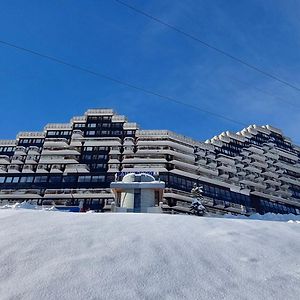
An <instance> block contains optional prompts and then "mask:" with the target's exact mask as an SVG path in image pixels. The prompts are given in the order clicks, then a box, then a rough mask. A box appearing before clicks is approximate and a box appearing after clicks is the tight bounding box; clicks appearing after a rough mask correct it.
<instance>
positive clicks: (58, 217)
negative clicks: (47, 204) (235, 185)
mask: <svg viewBox="0 0 300 300" xmlns="http://www.w3.org/2000/svg"><path fill="white" fill-rule="evenodd" d="M0 226H1V227H0V228H1V230H0V266H1V268H0V295H1V297H0V298H1V300H8V299H10V300H11V299H26V300H27V299H43V300H46V299H60V300H61V299H70V300H71V299H72V300H74V299H122V300H123V299H130V300H132V299H170V300H174V299H218V300H219V299H264V300H267V299H272V300H273V299H299V294H300V284H299V281H300V257H299V253H300V226H299V224H297V223H295V222H294V221H293V223H290V222H276V221H261V220H249V219H247V220H244V219H232V218H231V219H226V218H206V217H194V216H184V215H183V216H180V215H161V214H129V213H127V214H122V213H115V214H114V213H105V214H95V213H91V214H80V213H77V214H76V213H58V212H56V211H43V210H31V209H2V210H0Z"/></svg>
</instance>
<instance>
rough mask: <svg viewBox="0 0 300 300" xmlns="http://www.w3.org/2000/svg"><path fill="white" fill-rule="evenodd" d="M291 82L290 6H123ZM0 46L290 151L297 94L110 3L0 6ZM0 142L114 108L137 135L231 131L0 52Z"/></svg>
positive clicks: (204, 0)
mask: <svg viewBox="0 0 300 300" xmlns="http://www.w3.org/2000/svg"><path fill="white" fill-rule="evenodd" d="M126 1H127V2H128V3H130V4H132V5H135V6H137V7H139V8H140V9H142V10H144V11H147V12H148V13H150V14H152V15H154V16H157V17H159V18H161V19H163V20H165V21H166V22H168V23H170V24H173V25H175V26H177V27H179V28H181V29H183V30H185V31H187V32H189V33H191V34H193V35H196V36H198V37H199V38H201V39H203V40H205V41H207V42H208V43H210V44H213V45H215V46H217V47H219V48H221V49H223V50H225V51H227V52H230V53H232V54H233V55H235V56H237V57H239V58H242V59H244V60H246V61H248V62H250V63H251V64H254V65H257V66H260V67H261V68H263V69H265V70H267V71H268V72H270V73H272V74H276V75H277V76H279V77H281V78H283V79H285V80H287V81H289V82H291V83H294V84H295V85H298V86H300V72H299V67H300V51H299V50H300V19H299V14H298V12H299V11H300V2H299V1H292V0H291V1H276V0H272V1H271V0H265V1H261V0H257V1H256V0H251V1H246V0H241V1H236V0H235V1H233V0H227V1H224V0H223V1H221V0H219V1H218V0H212V1H208V0H185V1H175V0H164V1H158V0H152V1H137V0H126ZM0 40H5V41H8V42H11V43H15V44H17V45H20V46H23V47H27V48H30V49H33V50H36V51H39V52H42V53H44V54H48V55H51V56H55V57H57V58H60V59H63V60H65V61H68V62H70V63H74V64H78V65H81V66H84V67H87V68H89V69H92V70H95V71H98V72H101V73H106V74H107V75H110V76H112V77H115V78H118V79H120V80H124V81H128V82H131V83H133V84H135V85H139V86H141V87H144V88H146V89H151V90H153V91H156V92H159V93H161V94H164V95H167V96H171V97H176V98H177V99H178V100H180V101H183V102H186V103H189V104H192V105H196V106H199V107H201V108H203V109H205V110H211V111H214V112H216V113H219V114H223V115H225V116H227V117H229V118H232V119H235V120H237V121H239V122H242V123H245V124H260V125H263V124H271V125H274V126H276V127H279V128H281V129H282V130H283V131H284V133H285V134H286V135H288V136H290V137H291V138H292V139H294V140H295V141H297V142H298V143H299V141H300V137H299V126H300V122H299V117H300V103H299V97H300V92H297V91H295V90H293V89H291V88H288V87H286V86H284V85H282V84H280V83H278V82H275V81H273V80H271V79H269V78H267V77H265V76H263V75H261V74H259V73H257V72H254V71H252V70H249V69H247V68H246V67H244V66H242V65H240V64H238V63H236V62H234V61H232V60H230V59H228V58H226V57H223V56H221V55H220V54H218V53H216V52H214V51H212V50H211V49H208V48H205V47H203V46H201V45H200V44H198V43H196V42H194V41H192V40H189V39H187V38H185V37H183V36H181V35H179V34H177V33H176V32H174V31H172V30H170V29H168V28H166V27H164V26H162V25H160V24H156V23H153V22H152V21H150V20H149V19H147V18H145V17H143V16H141V15H138V14H136V13H135V12H133V11H131V10H129V9H128V8H125V7H123V6H121V5H119V4H117V3H116V2H115V1H113V0H85V1H81V0H78V1H71V0H60V1H58V0H52V1H46V0H39V1H32V0H27V1H14V0H11V1H1V2H0ZM0 104H1V118H0V138H14V137H15V135H16V134H17V133H18V132H19V131H37V130H41V129H42V128H43V127H44V125H45V124H46V123H50V122H51V123H54V122H58V123H60V122H68V121H69V119H70V118H71V117H72V116H73V115H82V114H83V113H84V111H85V110H87V109H88V108H114V109H115V110H116V111H117V112H118V113H120V114H124V115H127V116H128V118H129V120H130V121H135V122H137V123H139V124H140V126H141V127H142V128H144V129H170V130H174V131H176V132H178V133H181V134H184V135H187V136H191V137H193V138H196V139H199V140H205V139H207V138H210V137H212V136H214V135H216V134H219V133H220V132H222V131H226V130H230V131H234V132H236V131H238V130H240V129H242V126H241V125H238V124H235V123H230V122H228V121H225V120H222V119H218V118H215V117H212V116H210V115H207V114H204V113H201V112H199V111H195V110H193V109H191V108H187V107H185V106H181V105H178V104H174V103H169V102H166V101H163V100H162V99H160V98H156V97H154V96H150V95H145V94H144V93H142V92H139V91H135V90H132V89H129V88H127V87H124V86H121V85H118V84H116V83H113V82H110V81H107V80H104V79H101V78H97V77H93V76H92V75H89V74H86V73H83V72H80V71H76V70H73V69H70V68H68V67H65V66H62V65H59V64H56V63H53V62H51V61H47V60H46V59H43V58H39V57H36V56H31V55H29V54H26V53H23V52H20V51H18V50H15V49H11V48H8V47H4V46H0Z"/></svg>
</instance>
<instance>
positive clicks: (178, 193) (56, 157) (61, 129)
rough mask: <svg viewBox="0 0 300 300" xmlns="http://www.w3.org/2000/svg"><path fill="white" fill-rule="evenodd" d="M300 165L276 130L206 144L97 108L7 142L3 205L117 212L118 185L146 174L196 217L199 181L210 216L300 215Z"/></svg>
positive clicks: (167, 202) (0, 171) (0, 162)
mask: <svg viewBox="0 0 300 300" xmlns="http://www.w3.org/2000/svg"><path fill="white" fill-rule="evenodd" d="M299 159H300V148H299V147H298V146H296V145H295V144H293V142H292V141H291V140H290V139H289V138H288V137H286V136H285V135H284V134H283V133H282V132H281V130H279V129H277V128H274V127H272V126H269V125H266V126H256V125H251V126H249V127H247V128H245V129H243V130H241V131H239V132H237V133H232V132H223V133H221V134H220V135H218V136H215V137H213V138H212V139H210V140H207V141H205V142H200V141H196V140H193V139H190V138H187V137H184V136H182V135H179V134H176V133H173V132H170V131H167V130H141V129H139V127H138V125H137V124H136V123H131V122H128V121H127V119H126V117H124V116H120V115H118V114H116V113H115V112H114V111H113V110H111V109H91V110H88V111H87V112H86V113H85V114H84V115H83V116H80V117H74V118H73V119H72V120H71V121H70V122H69V123H66V124H48V125H46V126H45V128H44V130H43V131H41V132H21V133H19V134H18V136H17V138H16V139H15V140H1V141H0V201H1V202H2V204H4V203H6V202H16V201H23V200H30V201H36V202H37V203H48V202H53V201H54V202H55V203H56V204H66V205H78V203H83V206H84V208H85V209H88V208H90V209H98V210H106V209H107V210H109V209H110V204H111V202H112V201H113V200H114V195H113V193H112V191H111V189H110V184H111V182H114V181H115V178H119V179H120V180H121V179H122V177H124V176H125V175H126V174H128V173H141V172H142V173H148V174H151V175H152V176H154V177H155V178H156V180H161V181H163V182H165V189H164V196H163V201H164V206H163V208H164V210H165V211H170V210H172V211H175V212H176V211H178V212H188V211H189V206H190V203H191V202H192V198H191V194H190V191H191V189H192V187H193V184H194V183H197V184H198V185H201V186H203V194H204V202H205V205H206V207H207V208H208V209H209V210H210V211H218V212H222V211H230V212H233V213H244V212H246V213H252V212H258V213H262V214H263V213H266V212H275V213H294V214H299V213H300V211H299V209H300V179H299V178H300V161H299Z"/></svg>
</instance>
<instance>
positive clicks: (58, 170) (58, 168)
mask: <svg viewBox="0 0 300 300" xmlns="http://www.w3.org/2000/svg"><path fill="white" fill-rule="evenodd" d="M64 170H65V166H64V165H52V166H51V169H50V173H63V172H64Z"/></svg>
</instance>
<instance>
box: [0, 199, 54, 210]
mask: <svg viewBox="0 0 300 300" xmlns="http://www.w3.org/2000/svg"><path fill="white" fill-rule="evenodd" d="M0 209H35V210H45V211H58V209H56V208H55V206H51V207H44V206H38V205H34V204H31V203H29V202H26V201H23V202H21V203H19V202H17V203H15V204H12V205H9V204H5V205H3V206H0Z"/></svg>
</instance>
